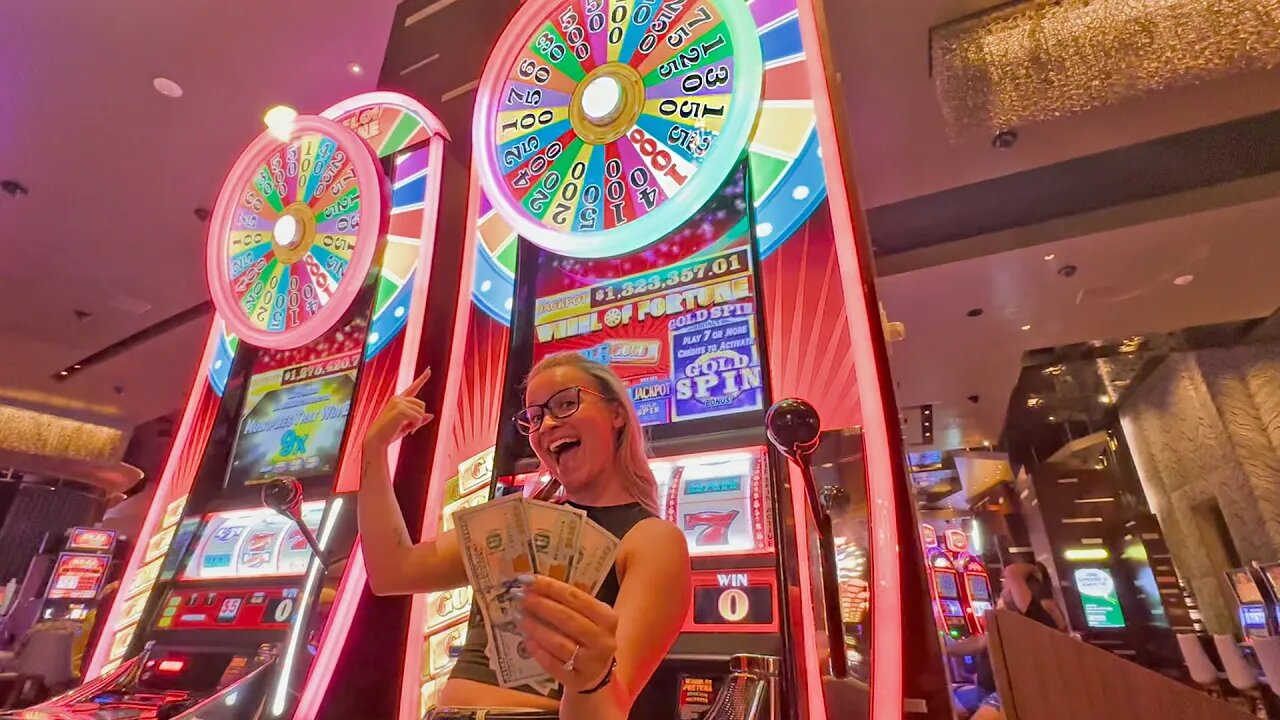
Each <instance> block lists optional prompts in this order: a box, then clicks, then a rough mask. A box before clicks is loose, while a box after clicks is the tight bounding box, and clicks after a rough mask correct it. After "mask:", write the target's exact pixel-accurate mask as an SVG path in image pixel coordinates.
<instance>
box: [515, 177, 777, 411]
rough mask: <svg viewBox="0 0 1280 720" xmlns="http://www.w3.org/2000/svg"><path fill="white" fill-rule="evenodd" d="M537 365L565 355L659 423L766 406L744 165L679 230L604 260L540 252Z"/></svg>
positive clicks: (536, 284)
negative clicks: (617, 384)
mask: <svg viewBox="0 0 1280 720" xmlns="http://www.w3.org/2000/svg"><path fill="white" fill-rule="evenodd" d="M538 259H539V263H538V267H537V269H536V280H535V282H534V287H535V289H536V297H535V302H534V311H533V326H534V332H533V361H534V362H537V361H538V360H540V359H542V358H543V357H545V356H547V355H550V354H552V353H555V352H560V351H565V350H572V351H576V352H579V353H582V354H583V355H585V356H586V357H588V358H590V359H592V360H595V361H597V362H600V363H603V364H605V365H609V366H610V367H612V368H613V369H614V370H615V371H616V372H617V373H618V375H619V376H620V377H622V379H623V380H624V381H625V382H626V383H627V385H628V387H629V389H630V391H631V399H632V402H633V403H634V404H635V407H636V411H637V412H638V413H639V415H640V420H641V422H642V423H643V424H645V425H658V424H664V423H670V422H679V421H683V420H693V419H701V418H711V417H717V416H723V415H731V414H735V413H743V412H749V411H753V410H761V409H763V407H764V390H763V387H762V382H763V374H762V370H761V354H762V353H761V347H760V328H759V326H758V322H757V311H758V303H759V299H758V288H757V282H758V281H757V277H756V272H755V255H754V251H753V248H752V234H751V218H750V212H749V211H748V207H747V199H746V177H745V173H744V172H743V171H742V168H741V167H740V168H739V169H738V171H737V172H735V173H734V174H732V175H731V176H730V177H729V179H728V181H727V182H726V183H725V184H724V185H723V186H722V187H721V189H720V191H719V193H718V194H716V195H715V196H713V197H712V199H711V201H710V202H708V204H707V205H706V206H705V207H704V208H703V209H702V211H701V212H699V213H698V214H697V215H695V216H694V217H693V218H692V219H691V220H689V221H688V222H687V223H685V224H684V225H683V226H681V228H680V229H679V230H677V231H675V232H674V233H672V234H671V235H669V236H667V237H666V238H664V239H663V240H661V241H659V242H657V243H655V244H654V245H651V246H649V247H647V248H645V249H644V250H642V251H640V252H636V253H633V254H629V255H624V256H621V257H614V258H607V259H603V260H590V259H581V258H568V257H562V256H559V255H555V254H552V253H548V252H544V253H540V254H539V256H538Z"/></svg>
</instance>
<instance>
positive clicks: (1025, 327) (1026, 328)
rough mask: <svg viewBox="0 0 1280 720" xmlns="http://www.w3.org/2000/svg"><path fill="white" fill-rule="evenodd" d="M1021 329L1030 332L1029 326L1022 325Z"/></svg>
mask: <svg viewBox="0 0 1280 720" xmlns="http://www.w3.org/2000/svg"><path fill="white" fill-rule="evenodd" d="M1022 329H1023V330H1030V329H1031V326H1030V325H1023V326H1022Z"/></svg>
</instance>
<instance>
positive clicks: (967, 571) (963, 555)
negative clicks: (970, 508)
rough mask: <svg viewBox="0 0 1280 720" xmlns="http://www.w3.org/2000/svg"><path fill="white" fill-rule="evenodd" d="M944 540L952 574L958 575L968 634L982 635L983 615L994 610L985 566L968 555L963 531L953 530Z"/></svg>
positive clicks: (979, 560) (984, 623)
mask: <svg viewBox="0 0 1280 720" xmlns="http://www.w3.org/2000/svg"><path fill="white" fill-rule="evenodd" d="M946 537H947V550H948V552H949V553H951V559H952V562H953V563H954V565H955V568H956V572H958V573H959V574H960V599H961V603H962V604H963V605H964V613H965V616H966V617H967V618H968V621H969V631H970V633H972V634H974V635H981V634H982V633H984V632H986V629H985V628H986V614H987V611H988V610H991V609H992V608H994V607H995V598H994V597H993V596H992V593H991V577H990V576H989V575H988V574H987V565H986V563H984V562H982V559H981V558H979V557H978V556H977V555H974V554H973V553H971V552H969V536H968V535H966V534H965V533H964V531H962V530H958V529H954V528H953V529H951V530H948V531H947V536H946Z"/></svg>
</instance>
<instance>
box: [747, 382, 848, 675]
mask: <svg viewBox="0 0 1280 720" xmlns="http://www.w3.org/2000/svg"><path fill="white" fill-rule="evenodd" d="M764 423H765V434H767V435H768V436H769V442H771V443H773V444H774V446H775V447H777V448H778V450H779V451H780V452H781V453H782V454H783V455H786V456H787V458H788V459H790V460H791V462H793V463H795V464H796V467H797V468H799V470H800V476H801V477H802V478H804V485H805V488H804V489H805V493H804V494H805V497H806V498H808V501H809V510H810V511H811V512H813V519H814V521H815V524H816V525H817V527H818V552H819V554H820V555H821V557H820V558H819V560H820V562H821V563H822V576H821V577H822V598H823V605H824V607H825V610H826V620H827V644H828V646H829V647H828V652H829V653H830V658H831V675H832V676H833V677H837V678H844V677H848V675H849V657H848V655H847V654H846V653H845V647H844V619H843V618H842V616H841V614H840V586H839V584H838V583H839V576H838V575H837V574H836V550H835V539H834V538H833V533H832V531H831V515H830V514H829V513H828V512H827V509H828V507H829V504H828V503H824V502H823V501H822V497H821V496H820V495H819V493H818V484H817V482H816V481H815V480H814V479H813V467H812V466H811V465H810V464H809V458H810V457H811V456H812V455H813V453H814V451H816V450H817V449H818V443H819V441H820V439H821V435H822V419H821V418H820V417H818V411H817V410H816V409H814V407H813V405H810V404H809V403H808V402H807V401H805V400H801V399H800V398H787V399H785V400H779V401H778V402H776V403H774V404H773V407H771V408H769V412H768V413H767V414H766V415H765V417H764ZM798 540H799V541H800V542H808V541H807V540H806V539H805V538H799V539H798Z"/></svg>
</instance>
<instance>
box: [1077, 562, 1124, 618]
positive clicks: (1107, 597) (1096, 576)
mask: <svg viewBox="0 0 1280 720" xmlns="http://www.w3.org/2000/svg"><path fill="white" fill-rule="evenodd" d="M1074 576H1075V583H1076V590H1078V591H1079V592H1080V602H1081V603H1082V604H1083V605H1084V620H1085V623H1086V624H1087V625H1088V626H1089V627H1091V628H1122V627H1124V626H1125V622H1124V612H1123V611H1122V610H1121V609H1120V597H1119V595H1117V594H1116V583H1115V580H1114V579H1112V577H1111V573H1109V572H1107V571H1106V570H1102V569H1100V568H1076V570H1075V573H1074Z"/></svg>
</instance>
